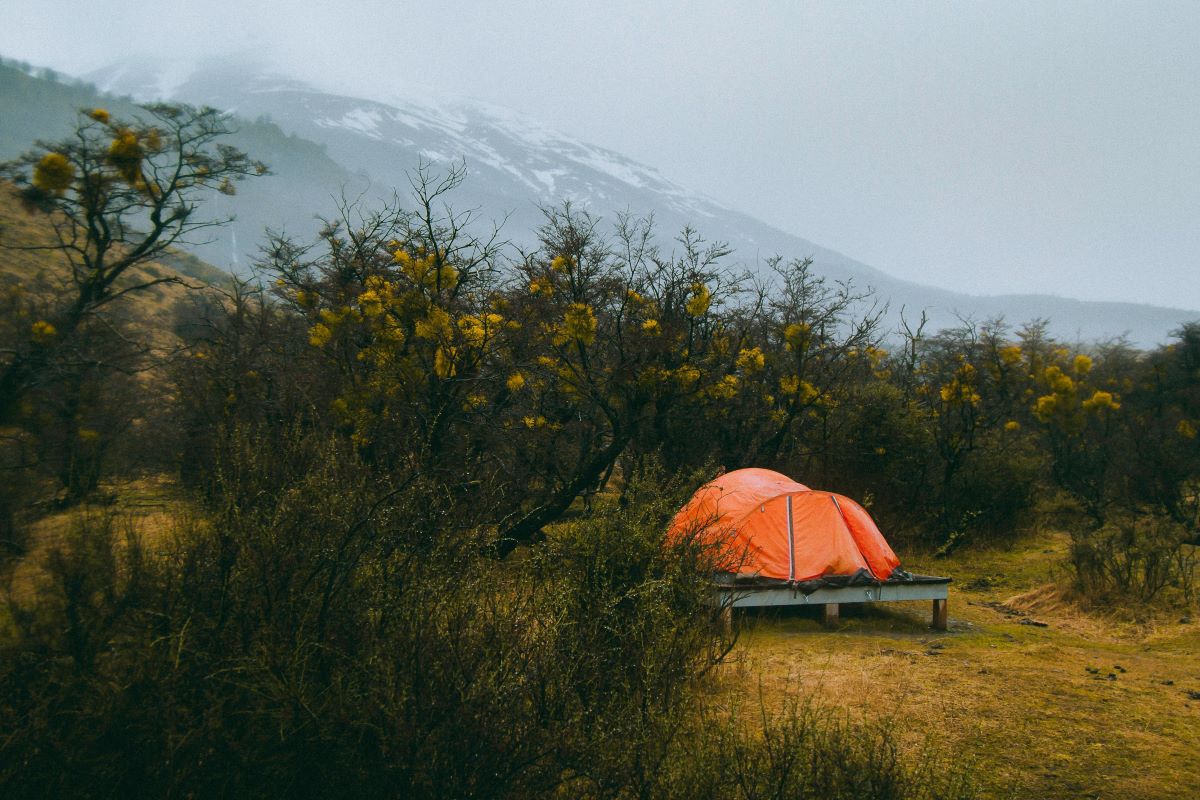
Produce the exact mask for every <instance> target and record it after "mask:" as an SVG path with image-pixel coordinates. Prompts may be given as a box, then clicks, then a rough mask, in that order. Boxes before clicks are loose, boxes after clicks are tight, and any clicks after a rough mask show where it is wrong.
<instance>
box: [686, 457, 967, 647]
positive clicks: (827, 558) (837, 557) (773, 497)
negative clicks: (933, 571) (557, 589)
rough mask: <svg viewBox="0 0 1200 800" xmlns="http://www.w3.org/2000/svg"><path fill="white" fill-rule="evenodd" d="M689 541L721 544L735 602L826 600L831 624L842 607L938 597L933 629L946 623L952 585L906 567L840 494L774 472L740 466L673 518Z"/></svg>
mask: <svg viewBox="0 0 1200 800" xmlns="http://www.w3.org/2000/svg"><path fill="white" fill-rule="evenodd" d="M689 535H695V536H698V537H700V539H701V541H706V542H711V543H714V544H717V545H719V548H720V549H719V554H720V555H719V559H720V560H719V561H718V564H719V567H722V570H721V572H720V574H719V575H718V576H717V581H718V584H719V585H721V586H724V587H730V589H733V588H736V589H737V590H738V591H737V592H736V593H733V592H729V598H732V600H731V604H732V605H737V606H742V605H781V604H791V603H821V604H824V605H825V606H826V619H827V621H829V620H830V617H831V616H832V618H833V619H835V620H836V617H837V604H838V603H842V602H866V601H879V600H923V599H932V600H933V601H934V627H940V628H944V627H945V622H946V620H945V611H946V607H945V604H946V597H947V592H946V584H947V583H949V581H950V579H949V578H934V577H928V576H922V575H913V574H911V573H909V572H906V571H904V570H902V569H900V559H898V558H897V557H896V554H895V553H894V552H893V551H892V548H891V547H889V546H888V543H887V541H886V540H885V539H884V538H883V534H882V533H880V532H879V528H878V527H876V525H875V522H874V521H873V520H872V519H871V516H870V515H869V514H868V513H867V512H866V509H864V508H863V507H862V506H860V505H859V504H858V503H856V502H854V501H853V500H851V499H850V498H848V497H845V496H843V495H840V494H835V493H833V492H821V491H815V490H813V489H809V488H808V487H807V486H805V485H803V484H801V483H797V482H796V481H793V480H792V479H790V478H788V477H787V476H786V475H781V474H780V473H778V472H772V471H771V470H766V469H740V470H736V471H734V472H729V473H726V474H724V475H722V476H720V477H718V478H716V479H715V480H713V481H711V482H709V483H707V484H705V485H704V486H702V487H701V488H700V489H699V490H698V491H697V492H696V493H695V494H694V495H693V496H692V498H691V500H689V501H688V503H687V504H686V505H685V506H684V507H683V509H681V510H680V512H679V513H678V514H677V515H676V516H675V519H674V521H673V522H672V523H671V530H670V536H671V537H672V538H678V537H682V536H689ZM722 562H723V563H722ZM864 587H865V591H864ZM729 598H726V599H727V600H728V599H729ZM789 598H790V600H789ZM831 606H832V609H831ZM831 612H832V613H831Z"/></svg>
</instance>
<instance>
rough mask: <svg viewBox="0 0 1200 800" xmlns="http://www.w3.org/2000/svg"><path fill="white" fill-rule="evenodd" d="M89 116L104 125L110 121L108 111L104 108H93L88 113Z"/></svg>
mask: <svg viewBox="0 0 1200 800" xmlns="http://www.w3.org/2000/svg"><path fill="white" fill-rule="evenodd" d="M88 116H89V117H91V118H92V119H94V120H96V122H99V123H101V124H102V125H107V124H108V120H109V119H110V117H109V113H108V111H107V110H105V109H103V108H93V109H92V110H91V111H89V112H88Z"/></svg>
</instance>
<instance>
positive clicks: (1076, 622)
mask: <svg viewBox="0 0 1200 800" xmlns="http://www.w3.org/2000/svg"><path fill="white" fill-rule="evenodd" d="M1066 544H1067V543H1066V537H1065V536H1063V535H1053V536H1050V537H1044V536H1043V537H1041V538H1039V539H1038V540H1036V541H1027V542H1025V543H1022V544H1019V545H1017V546H1015V547H1014V548H1012V549H1011V550H974V551H967V552H964V553H962V554H960V555H956V556H955V557H952V558H947V559H940V560H934V559H931V558H928V557H924V558H922V557H920V556H912V557H910V558H908V559H906V560H905V565H906V566H907V567H908V568H910V569H912V570H914V571H917V572H925V573H929V574H942V575H950V576H952V577H953V578H954V579H955V583H954V584H952V586H951V594H950V629H949V631H947V632H945V633H939V632H934V631H931V630H930V629H929V628H928V624H929V614H930V609H929V603H928V602H920V603H894V604H893V603H889V604H886V605H885V606H843V608H842V620H841V624H840V626H839V627H838V628H837V629H836V630H832V631H828V630H825V629H824V628H822V627H821V625H820V621H819V620H818V618H817V616H816V615H815V614H814V613H812V612H815V611H816V610H817V609H798V610H791V609H789V610H785V611H782V612H775V613H770V612H767V613H758V614H744V615H741V616H740V617H739V619H740V624H741V626H742V628H741V630H742V635H741V639H740V642H739V645H738V648H737V650H736V651H735V652H734V654H733V657H732V659H731V661H730V663H729V664H728V665H727V666H726V667H725V670H724V675H723V678H722V680H723V681H724V685H725V688H726V689H727V690H740V687H742V686H745V685H747V684H752V685H755V686H757V685H761V686H762V687H763V690H764V693H765V695H766V696H767V697H768V698H772V697H774V698H780V699H782V698H783V697H785V696H789V695H790V696H795V697H798V698H801V699H810V700H811V701H813V702H816V703H818V704H827V705H829V706H833V707H835V708H838V709H840V710H844V711H846V712H848V713H850V714H851V715H858V716H861V717H862V718H866V719H875V720H879V721H880V723H881V724H891V725H892V726H893V727H894V729H895V730H896V731H898V732H900V733H901V735H902V741H903V742H904V744H905V746H906V747H910V748H914V749H916V748H919V747H921V746H923V745H924V744H925V743H926V741H927V739H928V738H929V737H933V738H935V739H936V740H938V742H939V744H940V746H941V747H942V748H945V749H947V750H949V751H950V752H952V753H954V754H955V755H957V756H960V757H962V758H964V759H966V760H968V761H969V762H972V763H974V764H975V765H976V766H975V769H974V774H975V776H976V777H977V778H978V780H979V781H980V783H981V784H982V786H983V787H984V795H985V796H987V797H1055V798H1059V797H1062V798H1071V797H1079V798H1159V797H1176V796H1178V795H1179V791H1180V790H1181V789H1185V788H1187V787H1192V788H1195V787H1200V761H1197V759H1196V757H1195V756H1196V753H1197V751H1200V700H1198V699H1193V698H1192V697H1190V696H1189V692H1200V661H1198V660H1197V654H1198V653H1200V623H1197V622H1195V621H1192V618H1191V617H1190V616H1184V614H1185V613H1186V612H1178V611H1177V612H1174V613H1170V614H1168V613H1166V612H1162V613H1160V614H1159V615H1158V616H1157V617H1155V618H1152V619H1149V620H1145V621H1141V622H1138V621H1133V620H1130V619H1128V618H1127V617H1124V616H1121V615H1118V614H1105V613H1103V612H1098V611H1092V612H1090V613H1085V612H1083V611H1081V610H1079V607H1078V604H1076V603H1073V602H1070V601H1069V600H1068V599H1067V598H1066V596H1065V595H1064V593H1063V592H1062V591H1061V590H1060V589H1058V588H1056V587H1057V585H1058V584H1061V583H1062V581H1063V574H1062V568H1061V566H1060V565H1061V564H1062V563H1063V559H1064V558H1065V554H1066ZM805 611H808V612H809V613H803V612H805ZM1181 618H1182V619H1187V620H1188V621H1187V622H1181V621H1180V620H1181ZM1033 623H1044V624H1045V627H1042V626H1040V625H1036V624H1033Z"/></svg>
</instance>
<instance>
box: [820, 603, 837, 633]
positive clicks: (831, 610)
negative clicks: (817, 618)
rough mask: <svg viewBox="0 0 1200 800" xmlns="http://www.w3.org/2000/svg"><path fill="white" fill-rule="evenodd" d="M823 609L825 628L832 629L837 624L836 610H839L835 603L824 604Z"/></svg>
mask: <svg viewBox="0 0 1200 800" xmlns="http://www.w3.org/2000/svg"><path fill="white" fill-rule="evenodd" d="M823 608H824V611H825V613H824V615H823V619H824V622H825V627H827V628H832V627H834V626H836V625H837V624H838V609H839V606H838V604H837V603H826V604H825V605H824V606H823Z"/></svg>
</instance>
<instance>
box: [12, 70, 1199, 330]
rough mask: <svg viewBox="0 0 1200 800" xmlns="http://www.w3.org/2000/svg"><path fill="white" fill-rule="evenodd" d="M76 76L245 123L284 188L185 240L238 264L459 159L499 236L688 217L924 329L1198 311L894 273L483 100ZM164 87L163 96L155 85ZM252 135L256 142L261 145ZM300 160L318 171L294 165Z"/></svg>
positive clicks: (1177, 318) (667, 226)
mask: <svg viewBox="0 0 1200 800" xmlns="http://www.w3.org/2000/svg"><path fill="white" fill-rule="evenodd" d="M85 77H86V78H87V79H88V80H90V81H92V82H94V83H95V84H97V85H98V86H99V87H100V88H101V89H103V90H106V91H108V92H109V93H116V94H125V95H131V96H133V97H135V98H137V99H138V100H149V99H155V96H156V95H157V96H158V99H166V100H177V101H185V102H191V103H202V104H206V105H212V106H214V107H217V108H221V109H223V110H228V111H231V112H232V113H235V114H237V115H238V116H239V117H241V118H243V119H246V120H254V122H253V123H247V124H243V125H242V134H241V139H240V140H238V141H235V142H234V143H235V144H237V145H238V146H240V147H243V148H244V149H247V150H249V151H250V152H252V153H253V155H255V157H258V158H261V159H262V160H264V161H267V162H268V163H269V164H271V166H272V169H273V171H274V172H275V173H276V175H277V176H280V179H282V181H283V182H287V181H288V180H290V181H291V184H290V185H289V186H288V188H286V189H282V188H281V187H280V185H279V184H278V183H276V185H275V186H271V187H270V188H269V189H268V188H267V187H266V186H264V185H262V184H261V183H260V182H258V181H253V182H249V183H248V184H247V185H246V188H245V189H241V187H239V196H238V197H237V198H228V199H226V200H221V199H218V200H216V202H217V204H218V206H220V208H217V209H215V210H216V211H218V212H221V213H227V212H233V211H236V213H237V214H238V217H239V220H238V222H237V223H236V224H235V225H234V226H232V227H231V228H229V229H228V230H224V231H222V232H221V238H220V240H219V241H217V242H214V243H208V244H205V245H201V246H198V247H197V248H194V249H195V251H196V252H197V253H198V254H199V255H201V256H202V257H204V258H205V259H206V260H209V261H211V262H213V263H220V264H225V265H228V266H230V267H233V268H235V269H240V268H244V267H243V264H244V263H245V262H246V261H249V260H252V258H253V253H252V251H248V250H246V248H247V247H248V246H249V245H250V244H251V243H253V242H255V241H257V240H258V239H259V238H260V237H261V231H262V230H263V228H264V227H271V228H273V229H276V230H278V229H281V228H283V229H287V230H288V231H289V232H290V233H293V234H296V235H297V236H299V237H300V238H302V239H303V238H307V237H309V236H311V235H312V233H314V232H315V230H316V222H315V220H314V219H313V217H314V215H323V216H327V215H330V214H332V213H333V212H334V211H335V210H336V208H335V206H336V197H337V195H338V192H339V191H340V192H341V194H342V195H344V196H363V197H368V198H369V199H372V200H377V199H385V195H387V194H389V193H390V191H391V190H392V187H404V186H406V185H407V183H408V180H409V175H410V173H411V170H412V169H413V168H414V167H415V166H416V164H417V162H418V161H420V160H425V161H428V162H429V163H431V164H432V165H433V166H434V167H435V168H436V167H441V168H445V167H447V166H448V165H450V164H453V163H459V162H460V161H462V160H465V164H466V168H467V171H468V178H467V180H466V182H465V184H464V186H463V187H462V188H461V189H460V191H459V196H458V198H457V199H456V201H455V203H456V205H459V204H461V206H462V207H472V208H480V209H485V210H487V211H489V212H492V213H496V214H507V215H508V224H507V225H506V228H505V233H506V234H508V235H510V236H512V237H513V238H514V241H516V243H518V244H532V241H531V234H532V232H533V231H534V230H536V228H537V226H538V224H539V223H540V222H541V211H540V207H541V206H548V205H554V204H556V203H558V202H561V201H562V200H570V201H572V202H573V203H574V204H575V205H576V206H577V207H581V208H583V209H585V210H588V211H589V212H592V213H594V214H596V215H598V216H601V217H605V218H608V219H611V218H613V216H614V215H615V214H618V213H621V212H632V213H652V214H653V215H654V217H655V219H656V222H657V223H658V230H659V232H660V234H663V235H664V236H663V240H664V241H663V243H664V244H665V245H666V247H667V249H669V247H670V239H669V236H670V235H673V234H674V233H675V232H677V231H679V230H682V229H683V227H684V226H691V227H693V228H695V229H697V230H699V231H700V232H701V233H702V234H703V235H704V236H705V237H706V238H707V239H709V240H710V241H724V242H728V243H729V244H730V246H731V247H732V248H733V249H734V254H733V257H734V259H735V260H738V261H740V262H742V263H743V264H744V265H745V266H746V267H748V268H749V269H751V270H752V271H757V270H760V269H761V266H762V262H763V261H764V259H766V258H768V257H770V256H773V255H776V254H782V255H784V256H785V257H800V258H803V257H810V256H811V257H812V258H813V260H814V265H815V268H816V269H817V271H818V272H819V273H820V274H822V275H825V276H826V277H828V278H830V279H832V280H837V281H850V282H852V283H854V285H856V286H858V287H861V288H868V287H869V288H871V289H873V290H874V291H875V292H876V294H877V296H878V298H879V299H882V300H886V301H887V302H888V303H889V304H890V305H891V308H892V312H891V313H892V317H891V321H893V322H895V321H897V320H896V314H897V313H898V312H899V310H900V309H901V308H903V309H906V313H907V314H908V315H909V316H910V318H911V317H913V316H916V315H918V314H919V313H920V311H921V310H926V311H927V312H928V313H929V316H930V319H931V325H932V327H933V329H937V328H942V327H950V326H956V325H959V324H961V320H963V319H971V320H974V321H976V322H982V321H985V320H989V319H994V318H1000V317H1003V318H1006V319H1009V320H1014V321H1018V322H1026V321H1030V320H1033V319H1042V318H1049V320H1050V323H1051V325H1050V327H1051V330H1052V332H1053V333H1054V334H1055V335H1057V336H1059V337H1062V338H1068V339H1070V338H1075V339H1078V340H1082V341H1095V340H1104V339H1113V338H1116V337H1119V336H1121V335H1123V334H1124V335H1128V337H1129V339H1130V340H1131V341H1133V342H1134V343H1136V344H1140V345H1151V344H1157V343H1160V342H1162V341H1165V340H1166V338H1167V336H1168V335H1169V334H1170V332H1171V331H1172V330H1174V329H1176V328H1178V327H1179V326H1180V325H1181V324H1182V323H1183V322H1185V321H1188V320H1191V319H1196V318H1200V312H1196V311H1191V310H1187V309H1176V308H1164V307H1160V306H1151V305H1145V304H1138V303H1121V302H1102V301H1083V300H1076V299H1072V298H1063V297H1057V296H1054V295H1046V294H1039V293H1020V294H1006V295H971V294H963V293H958V292H953V291H950V290H946V289H941V288H937V287H932V286H925V285H922V284H919V283H915V282H911V281H906V280H903V279H899V278H896V277H894V276H891V275H889V274H887V273H886V272H884V271H882V270H879V269H877V268H875V267H872V266H870V265H867V264H864V263H862V262H859V261H857V260H855V259H853V258H850V257H848V256H845V255H844V254H842V253H840V252H838V251H836V250H833V249H830V248H826V247H822V246H821V245H818V244H816V243H814V242H812V241H809V240H807V239H803V238H801V237H798V236H795V235H793V234H789V233H787V232H785V231H781V230H779V229H777V228H774V227H772V226H770V225H768V224H767V223H764V222H762V221H760V220H757V219H754V218H753V217H750V216H749V215H746V214H743V213H741V212H738V211H736V210H733V209H729V208H725V207H722V206H721V205H720V204H719V203H717V201H715V200H712V199H710V198H708V197H706V196H704V195H702V194H700V193H698V192H693V191H691V190H688V189H686V188H684V187H682V186H679V185H678V184H676V183H674V182H672V181H670V180H669V179H667V178H665V177H664V176H662V175H661V174H660V173H659V172H658V171H657V170H655V169H654V168H653V167H650V166H647V165H644V164H641V163H639V162H637V161H635V160H633V159H630V158H627V157H625V156H623V155H621V154H619V153H616V152H615V151H612V150H608V149H606V148H602V147H599V146H596V145H591V144H588V143H586V142H582V141H580V140H578V139H575V138H573V137H570V136H567V135H565V134H561V133H559V132H557V131H554V130H552V129H551V128H549V127H548V126H545V125H543V124H542V123H540V122H538V121H536V120H533V119H532V118H530V117H528V116H527V115H523V114H519V113H517V112H514V111H511V110H509V109H505V108H503V107H501V106H496V105H494V104H490V103H484V102H480V101H475V100H469V99H466V98H452V99H448V100H444V101H441V102H438V101H434V100H423V99H419V98H415V97H409V98H407V99H405V98H404V97H402V96H400V95H397V96H396V99H395V101H394V102H393V103H388V102H384V101H381V100H377V99H364V98H358V97H352V96H349V95H343V94H335V93H331V92H325V91H321V90H319V89H316V88H314V87H312V86H309V85H307V84H304V83H302V82H300V81H296V80H294V79H291V78H288V77H286V76H279V75H274V74H270V73H265V72H258V73H255V72H252V71H250V69H249V68H248V67H247V66H246V65H244V64H238V63H230V64H224V65H217V66H212V65H209V66H202V67H200V68H197V69H192V70H191V71H190V72H189V71H188V70H186V69H180V70H177V71H176V72H175V73H174V74H171V75H169V76H168V77H164V73H162V72H157V73H156V72H155V71H154V69H153V68H150V67H147V66H146V65H144V64H135V63H132V62H124V63H120V64H117V65H113V66H111V67H108V68H105V69H103V70H99V71H97V72H94V73H91V74H90V75H88V76H85ZM163 92H168V93H169V96H166V97H163V96H162V94H163ZM248 128H252V129H254V130H256V131H258V132H259V136H258V138H259V140H260V141H258V142H247V141H246V136H245V134H246V133H247V130H248ZM267 129H275V130H277V131H278V132H279V133H280V134H282V136H283V137H285V138H286V139H288V140H290V141H291V142H292V147H293V148H295V147H299V146H300V143H306V144H307V145H308V150H307V151H306V153H307V155H305V156H303V157H299V156H297V155H296V154H294V153H293V154H288V158H287V159H285V160H286V161H287V163H286V164H283V163H280V162H279V160H278V156H279V155H280V153H278V152H271V150H272V148H276V149H278V148H279V147H280V144H279V142H278V141H277V139H278V137H275V138H274V139H272V138H271V137H270V136H267V135H266V133H265V132H264V131H266V130H267ZM0 144H3V143H2V142H0ZM263 144H266V145H268V146H267V147H266V152H264V151H263V149H262V145H263ZM254 145H257V147H255V146H254ZM313 148H317V150H319V153H318V152H317V150H314V149H313ZM272 156H276V158H272ZM297 162H303V163H297ZM313 169H316V170H317V171H318V172H320V173H321V175H320V176H316V177H312V176H308V175H307V174H306V171H311V170H313ZM280 179H275V178H273V179H270V180H271V181H272V182H278V181H279V180H280ZM255 184H260V185H258V186H256V185H255ZM381 190H386V191H381ZM331 201H333V202H331ZM223 203H226V205H222V204H223ZM521 236H525V237H527V238H526V239H525V240H522V239H521V238H520V237H521ZM235 241H240V242H241V243H242V251H241V252H239V251H238V250H235V249H234V247H233V243H234V242H235Z"/></svg>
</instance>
